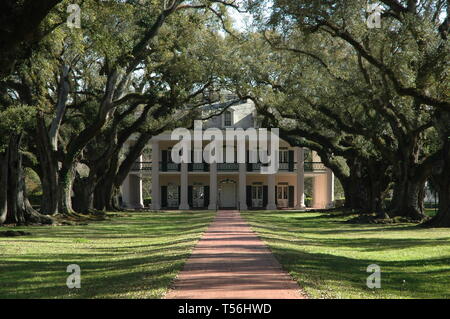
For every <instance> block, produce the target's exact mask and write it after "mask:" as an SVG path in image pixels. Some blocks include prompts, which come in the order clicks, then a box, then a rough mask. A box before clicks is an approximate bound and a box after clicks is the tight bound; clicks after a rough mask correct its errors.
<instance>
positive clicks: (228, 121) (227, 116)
mask: <svg viewBox="0 0 450 319" xmlns="http://www.w3.org/2000/svg"><path fill="white" fill-rule="evenodd" d="M223 117H224V118H223V125H224V126H225V127H229V126H232V125H233V113H231V111H225V113H224V114H223Z"/></svg>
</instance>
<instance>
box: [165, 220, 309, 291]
mask: <svg viewBox="0 0 450 319" xmlns="http://www.w3.org/2000/svg"><path fill="white" fill-rule="evenodd" d="M166 298H168V299H219V298H237V299H244V298H256V299H259V298H261V299H263V298H274V299H298V298H305V297H304V296H303V295H302V294H301V292H300V289H299V287H298V285H297V283H296V282H295V281H293V280H292V279H291V277H290V276H289V275H288V274H287V273H285V272H284V271H283V270H282V269H281V266H280V264H279V263H278V261H277V260H276V259H275V257H274V256H273V254H272V253H271V252H270V251H269V249H268V248H267V246H266V245H265V244H264V243H263V242H262V241H261V240H260V239H259V238H258V237H257V236H256V235H255V233H253V231H252V230H251V229H250V226H249V225H248V224H247V223H246V222H245V221H244V220H243V219H242V218H241V216H240V214H239V212H238V211H219V212H218V213H217V215H216V218H215V220H214V221H213V222H212V223H211V225H210V226H209V228H208V230H207V231H206V232H205V233H204V234H203V237H202V238H201V239H200V241H199V242H198V244H197V246H196V247H195V248H194V251H193V253H192V255H191V256H190V258H189V259H188V261H187V262H186V264H185V266H184V269H183V270H182V271H181V272H180V274H179V275H178V277H177V279H176V280H175V282H174V287H173V289H172V290H170V291H169V292H168V294H167V295H166Z"/></svg>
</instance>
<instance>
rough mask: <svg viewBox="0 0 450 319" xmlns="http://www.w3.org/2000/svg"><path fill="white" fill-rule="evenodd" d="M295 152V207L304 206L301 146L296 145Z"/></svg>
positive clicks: (303, 170)
mask: <svg viewBox="0 0 450 319" xmlns="http://www.w3.org/2000/svg"><path fill="white" fill-rule="evenodd" d="M295 150H296V152H297V206H296V208H297V209H304V208H305V158H304V154H303V148H301V147H296V148H295Z"/></svg>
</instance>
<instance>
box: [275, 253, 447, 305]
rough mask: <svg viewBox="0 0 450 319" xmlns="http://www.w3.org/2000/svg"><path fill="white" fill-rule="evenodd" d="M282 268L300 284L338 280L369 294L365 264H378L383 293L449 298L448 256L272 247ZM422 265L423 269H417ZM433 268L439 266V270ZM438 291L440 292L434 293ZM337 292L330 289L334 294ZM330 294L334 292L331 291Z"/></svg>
mask: <svg viewBox="0 0 450 319" xmlns="http://www.w3.org/2000/svg"><path fill="white" fill-rule="evenodd" d="M273 253H274V254H275V257H276V258H277V259H278V260H279V261H280V263H281V264H282V265H283V268H284V269H285V270H286V271H288V272H290V273H291V274H293V276H294V277H295V278H296V279H297V280H298V282H299V285H300V286H301V287H303V288H313V289H315V290H317V291H321V290H327V289H329V287H328V286H329V283H330V282H336V281H337V282H339V283H340V286H341V287H342V289H354V290H355V291H360V292H361V293H362V294H363V295H364V294H367V296H370V294H371V293H373V290H371V289H369V288H367V286H366V279H367V277H368V276H369V275H370V274H371V273H367V271H366V270H367V266H369V265H371V264H377V265H379V266H380V267H381V278H382V289H383V290H384V291H383V293H386V291H388V292H389V294H391V295H392V296H397V297H416V298H449V297H450V291H449V290H448V289H447V288H448V287H449V285H450V276H449V274H450V258H435V259H430V260H427V261H426V263H427V267H426V268H424V267H423V262H424V261H423V260H408V261H382V260H373V259H353V258H348V257H343V256H336V255H332V254H325V253H310V252H304V251H298V250H294V249H290V248H280V247H275V248H273ZM417 267H422V270H417V269H416V268H417ZM433 268H441V269H439V270H436V269H433ZM437 292H439V294H437ZM337 293H339V292H336V291H334V292H331V294H334V295H336V294H337ZM332 296H333V295H332Z"/></svg>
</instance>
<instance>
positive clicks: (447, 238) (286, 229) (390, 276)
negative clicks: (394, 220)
mask: <svg viewBox="0 0 450 319" xmlns="http://www.w3.org/2000/svg"><path fill="white" fill-rule="evenodd" d="M242 215H243V216H244V218H245V219H246V220H247V221H248V222H249V223H250V224H251V226H252V228H253V230H254V231H256V232H257V233H258V234H259V236H260V237H261V239H262V240H263V241H264V242H265V243H266V244H267V245H268V246H269V247H270V249H271V250H272V251H273V253H274V254H275V257H276V258H277V259H278V261H279V262H280V263H281V264H282V266H283V268H284V269H285V270H286V271H288V272H289V273H290V274H291V276H292V277H293V278H294V279H295V280H296V281H297V282H298V283H299V285H300V287H301V288H302V289H303V290H304V291H305V292H306V294H307V295H308V296H309V297H310V298H450V230H449V229H448V228H447V229H445V228H440V229H424V228H419V227H417V226H415V225H411V224H394V225H392V224H390V225H379V224H370V225H361V224H346V223H343V222H344V221H345V220H347V219H349V218H351V217H354V216H339V215H336V216H332V217H329V215H327V214H325V213H317V212H309V213H308V212H289V211H258V212H256V211H249V212H243V213H242ZM370 264H377V265H379V266H380V267H381V288H380V289H369V288H367V286H366V278H367V276H369V275H370V273H367V272H366V271H367V266H369V265H370Z"/></svg>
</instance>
